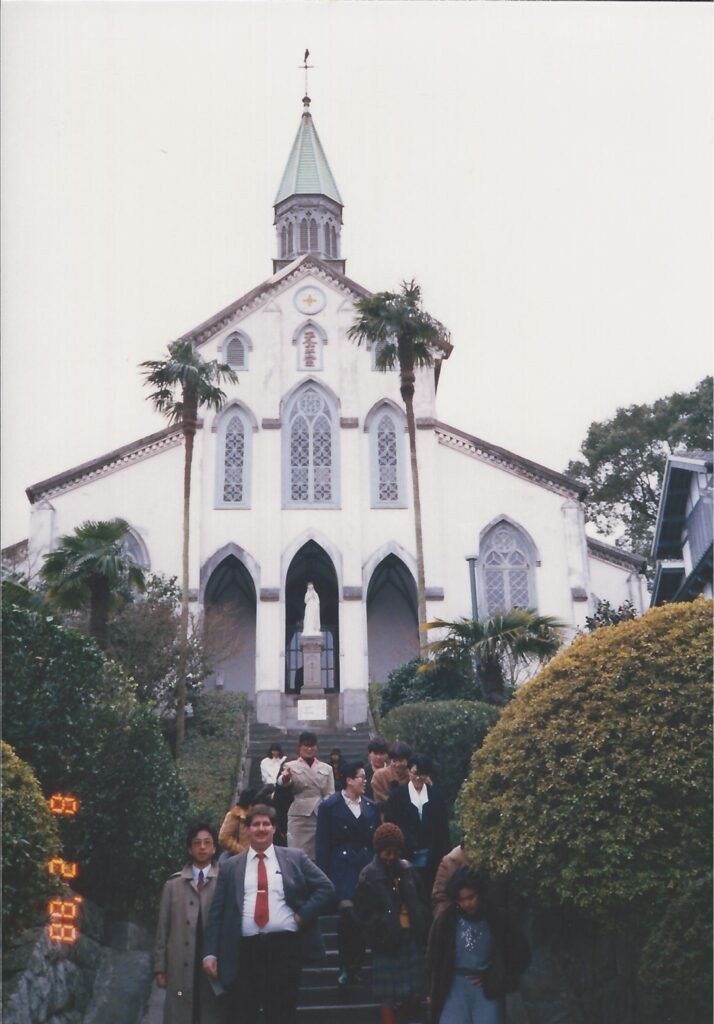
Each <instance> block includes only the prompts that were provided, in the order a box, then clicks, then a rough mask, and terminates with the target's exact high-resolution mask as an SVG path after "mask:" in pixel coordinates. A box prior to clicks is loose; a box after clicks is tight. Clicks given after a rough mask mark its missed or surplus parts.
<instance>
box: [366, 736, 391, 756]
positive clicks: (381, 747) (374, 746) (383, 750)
mask: <svg viewBox="0 0 714 1024" xmlns="http://www.w3.org/2000/svg"><path fill="white" fill-rule="evenodd" d="M367 753H368V754H388V753H389V745H388V744H387V741H386V740H385V738H384V736H374V737H373V738H372V739H371V740H370V741H369V743H368V744H367Z"/></svg>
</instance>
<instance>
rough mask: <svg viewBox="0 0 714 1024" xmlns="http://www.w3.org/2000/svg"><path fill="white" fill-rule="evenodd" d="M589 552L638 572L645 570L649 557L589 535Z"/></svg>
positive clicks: (605, 560) (596, 556)
mask: <svg viewBox="0 0 714 1024" xmlns="http://www.w3.org/2000/svg"><path fill="white" fill-rule="evenodd" d="M586 539H587V542H588V553H589V554H591V555H594V557H595V558H599V559H600V560H601V561H603V562H611V563H612V565H619V566H620V567H621V568H625V569H636V570H637V572H640V573H641V572H644V571H645V567H646V565H647V559H646V558H643V557H642V555H636V554H635V553H634V552H632V551H625V550H624V548H618V547H615V545H614V544H606V543H605V541H604V540H597V539H596V538H595V537H587V538H586Z"/></svg>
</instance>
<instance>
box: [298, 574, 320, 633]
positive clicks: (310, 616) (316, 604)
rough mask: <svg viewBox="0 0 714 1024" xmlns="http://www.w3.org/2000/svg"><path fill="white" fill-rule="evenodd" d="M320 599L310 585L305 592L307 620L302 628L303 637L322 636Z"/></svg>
mask: <svg viewBox="0 0 714 1024" xmlns="http://www.w3.org/2000/svg"><path fill="white" fill-rule="evenodd" d="M321 633H322V629H321V628H320V598H319V597H318V594H317V591H316V590H315V588H314V587H313V585H312V583H308V585H307V590H306V591H305V619H304V621H303V626H302V634H303V636H320V635H321Z"/></svg>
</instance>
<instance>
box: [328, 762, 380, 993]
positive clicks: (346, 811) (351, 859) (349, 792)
mask: <svg viewBox="0 0 714 1024" xmlns="http://www.w3.org/2000/svg"><path fill="white" fill-rule="evenodd" d="M343 777H344V780H345V787H344V789H342V790H341V791H340V792H339V793H335V794H334V796H331V797H328V798H327V800H325V801H324V802H323V803H321V804H320V806H319V808H318V811H317V833H316V841H315V861H316V863H317V866H318V867H319V868H320V869H321V870H322V871H324V872H325V874H326V875H327V877H328V878H329V879H330V881H331V882H332V884H333V885H334V887H335V892H336V895H337V903H338V910H339V914H340V918H339V922H338V925H337V949H338V955H339V964H340V972H339V974H338V977H337V984H338V985H340V987H343V986H345V985H349V984H350V983H355V984H356V983H359V982H360V980H361V978H360V975H359V970H360V967H361V966H362V959H363V957H364V947H365V940H364V935H363V932H362V929H361V927H360V925H359V924H358V922H357V920H356V918H355V916H354V909H353V898H354V894H355V889H356V888H357V882H358V880H359V876H360V872H361V870H362V868H363V867H365V866H366V865H367V864H369V862H370V861H371V860H372V855H373V850H372V839H373V837H374V833H375V831H376V829H377V828H378V827H379V824H380V819H379V811H378V810H377V806H376V804H375V803H374V802H373V801H372V800H369V799H368V798H367V797H366V796H365V795H364V789H365V785H366V782H367V777H366V773H365V770H364V764H363V763H362V761H355V762H354V763H352V764H350V763H347V764H345V765H344V769H343Z"/></svg>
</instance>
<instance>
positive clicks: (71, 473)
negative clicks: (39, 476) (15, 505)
mask: <svg viewBox="0 0 714 1024" xmlns="http://www.w3.org/2000/svg"><path fill="white" fill-rule="evenodd" d="M174 438H175V439H176V442H175V443H178V442H180V440H181V438H182V434H181V427H175V426H171V427H164V429H163V430H158V431H157V432H156V433H155V434H148V435H147V436H146V437H140V438H139V440H138V441H132V442H131V444H125V445H122V447H121V448H115V449H114V451H111V452H107V454H106V455H100V456H99V457H98V458H96V459H90V460H89V462H82V463H81V464H80V465H79V466H73V467H72V469H67V470H65V472H64V473H57V475H56V476H51V477H48V478H47V480H40V482H39V483H36V484H30V486H29V487H27V488H26V489H25V494H26V495H27V497H28V498H29V499H30V504H31V505H34V504H35V503H36V502H37V501H40V500H41V499H42V498H44V497H48V496H50V495H51V494H52V493H56V492H57V491H63V490H68V489H69V488H70V487H71V486H72V485H73V484H79V483H80V482H81V481H83V480H85V479H86V478H87V477H92V476H97V475H98V474H102V471H103V470H109V469H111V468H112V467H116V468H118V467H119V466H120V465H121V464H122V463H128V462H136V461H139V459H141V458H142V457H146V456H149V455H153V454H154V453H155V452H156V451H158V450H161V449H163V448H167V447H173V442H174Z"/></svg>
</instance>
